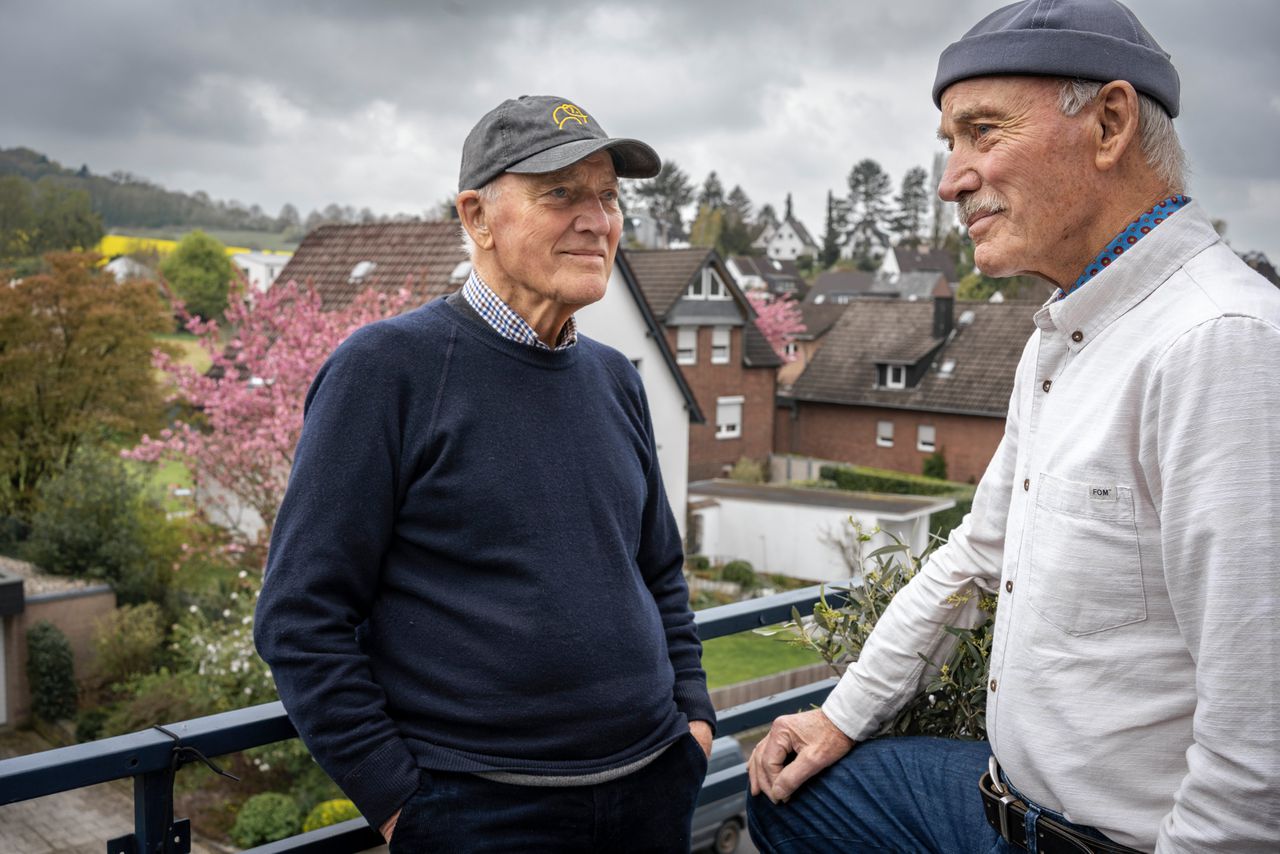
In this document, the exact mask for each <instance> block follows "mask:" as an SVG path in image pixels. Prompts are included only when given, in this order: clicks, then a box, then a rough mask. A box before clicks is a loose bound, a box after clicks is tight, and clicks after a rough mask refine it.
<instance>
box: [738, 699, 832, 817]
mask: <svg viewBox="0 0 1280 854" xmlns="http://www.w3.org/2000/svg"><path fill="white" fill-rule="evenodd" d="M852 749H853V740H852V739H850V738H849V737H848V736H847V735H845V734H844V733H843V732H841V731H840V730H839V729H837V728H836V725H835V724H833V723H831V721H830V720H829V719H828V718H827V716H826V715H824V714H823V713H822V710H821V709H814V710H813V711H810V712H801V713H799V714H797V715H783V716H782V717H780V718H778V719H777V720H775V721H774V722H773V726H772V727H770V728H769V734H768V735H766V736H765V737H764V739H763V740H762V741H761V742H760V743H759V744H757V745H756V749H755V750H753V751H751V758H750V759H749V760H748V761H747V773H748V775H749V776H750V778H751V794H752V795H758V794H760V793H761V792H763V793H764V795H765V797H767V798H768V799H769V800H771V801H773V802H774V803H775V804H776V803H777V802H778V801H785V800H787V799H788V798H790V797H791V795H792V794H793V793H794V792H795V790H796V789H798V788H800V785H801V784H802V783H803V782H804V781H805V780H808V779H809V778H810V777H812V776H813V775H814V774H817V773H818V772H819V771H821V770H822V769H823V768H826V767H827V766H828V765H830V764H832V763H833V762H835V761H836V760H837V759H839V758H840V757H842V756H844V755H845V754H846V753H848V752H849V751H850V750H852ZM793 754H794V758H793V759H791V761H790V762H788V761H787V759H788V757H790V756H792V755H793Z"/></svg>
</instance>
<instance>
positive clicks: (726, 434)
mask: <svg viewBox="0 0 1280 854" xmlns="http://www.w3.org/2000/svg"><path fill="white" fill-rule="evenodd" d="M744 403H746V398H745V397H743V396H742V395H735V396H732V397H717V398H716V438H717V439H737V438H738V437H740V436H741V435H742V408H743V404H744ZM735 406H736V407H737V409H738V417H737V419H736V420H735V419H732V418H722V417H721V407H735Z"/></svg>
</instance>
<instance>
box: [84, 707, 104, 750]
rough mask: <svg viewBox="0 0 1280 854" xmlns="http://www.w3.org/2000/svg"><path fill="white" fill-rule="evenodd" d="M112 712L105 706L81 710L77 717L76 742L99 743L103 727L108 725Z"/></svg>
mask: <svg viewBox="0 0 1280 854" xmlns="http://www.w3.org/2000/svg"><path fill="white" fill-rule="evenodd" d="M110 714H111V710H110V709H109V708H107V707H105V706H92V707H90V708H87V709H81V710H80V714H78V715H76V741H78V742H81V743H82V744H83V743H84V742H86V741H97V740H98V739H99V738H101V737H102V725H103V724H104V723H106V720H107V716H108V715H110Z"/></svg>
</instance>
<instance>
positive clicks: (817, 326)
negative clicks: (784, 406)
mask: <svg viewBox="0 0 1280 854" xmlns="http://www.w3.org/2000/svg"><path fill="white" fill-rule="evenodd" d="M798 307H799V309H800V319H801V320H802V321H803V322H804V332H800V333H797V334H796V335H795V337H794V338H793V339H792V340H791V341H790V342H789V343H788V344H787V351H786V355H787V356H788V357H790V359H791V361H789V362H786V363H785V364H783V366H782V367H780V368H778V388H779V389H780V390H782V391H786V390H787V389H789V388H791V386H792V385H794V384H795V381H796V380H797V379H799V377H800V375H801V374H802V373H804V371H805V368H807V367H809V364H810V363H811V362H812V361H813V358H814V356H816V355H817V354H818V350H819V349H820V348H821V347H822V339H823V336H825V335H826V334H827V333H828V332H830V331H831V327H832V326H835V324H836V321H837V320H839V319H840V317H841V315H843V314H844V312H845V309H847V308H848V307H849V303H841V302H823V303H812V302H802V303H800V304H799V306H798Z"/></svg>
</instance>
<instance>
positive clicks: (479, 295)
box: [462, 267, 578, 350]
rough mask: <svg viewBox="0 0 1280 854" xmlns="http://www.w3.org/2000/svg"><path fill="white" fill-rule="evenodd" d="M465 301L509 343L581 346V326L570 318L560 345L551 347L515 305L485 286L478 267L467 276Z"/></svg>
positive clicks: (559, 339) (540, 345) (558, 341)
mask: <svg viewBox="0 0 1280 854" xmlns="http://www.w3.org/2000/svg"><path fill="white" fill-rule="evenodd" d="M462 298H463V299H465V300H466V301H467V304H468V305H470V306H471V307H472V308H473V309H475V311H476V314H478V315H480V316H481V317H483V318H484V320H485V322H486V323H488V324H489V325H490V326H492V327H493V329H494V331H495V332H497V333H498V334H499V335H501V336H502V337H503V338H506V339H507V340H508V341H515V342H516V343H517V344H525V345H527V346H529V347H537V348H539V349H541V350H552V349H554V350H568V349H569V348H570V347H572V346H573V345H574V344H577V343H578V324H577V321H575V320H574V319H573V317H572V316H570V317H569V319H568V320H567V321H566V322H565V324H564V328H563V329H561V330H560V337H559V338H557V339H556V346H555V347H554V348H552V347H548V346H547V345H546V344H544V343H543V342H542V339H541V338H539V337H538V333H537V332H534V331H533V327H532V326H530V325H529V323H528V321H526V320H525V319H524V318H523V317H521V316H520V315H519V314H517V313H516V312H515V311H514V310H512V308H511V306H509V305H507V304H506V303H505V302H503V301H502V298H501V297H499V296H498V295H497V294H495V293H494V292H493V290H492V289H491V288H490V287H489V286H488V285H486V284H485V283H484V279H481V278H480V274H479V273H477V272H476V271H475V268H474V267H473V268H472V269H471V275H470V276H468V277H467V283H466V284H465V285H463V286H462Z"/></svg>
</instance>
